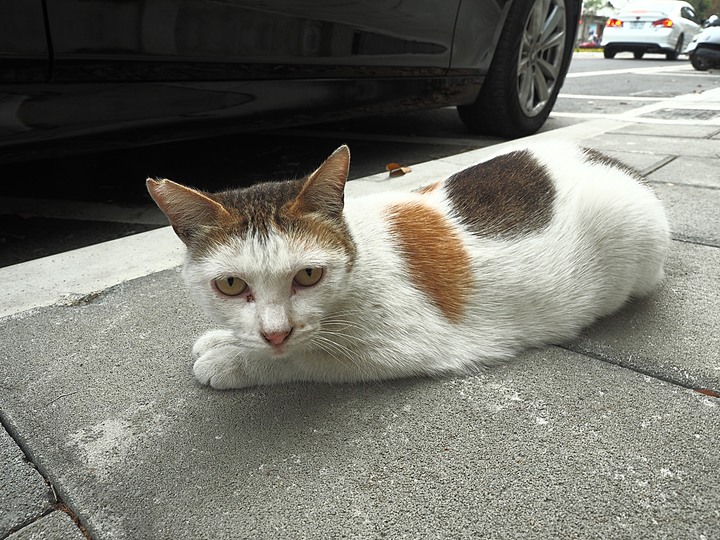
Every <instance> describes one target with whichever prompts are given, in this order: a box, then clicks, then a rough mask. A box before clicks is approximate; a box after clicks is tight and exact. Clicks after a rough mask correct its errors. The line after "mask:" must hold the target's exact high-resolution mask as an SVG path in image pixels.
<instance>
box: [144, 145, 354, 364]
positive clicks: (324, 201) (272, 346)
mask: <svg viewBox="0 0 720 540" xmlns="http://www.w3.org/2000/svg"><path fill="white" fill-rule="evenodd" d="M349 165H350V151H349V150H348V148H347V147H346V146H341V147H340V148H338V149H337V150H336V151H335V152H334V153H333V154H332V155H331V156H330V157H329V158H328V159H327V160H325V162H324V163H323V164H322V165H321V166H320V167H319V168H318V169H317V170H316V171H315V172H313V173H312V174H309V175H308V176H306V177H305V178H302V179H300V180H290V181H283V182H268V183H263V184H256V185H254V186H251V187H248V188H244V189H237V190H228V191H222V192H218V193H208V192H203V191H199V190H195V189H192V188H190V187H186V186H182V185H180V184H176V183H174V182H171V181H170V180H153V179H148V180H147V187H148V191H149V192H150V195H151V196H152V198H153V199H154V200H155V202H156V203H157V205H158V206H159V207H160V209H161V210H162V211H163V212H164V213H165V215H166V216H167V217H168V219H169V220H170V223H171V225H172V227H173V229H174V230H175V232H176V233H177V235H178V236H179V237H180V239H181V240H182V241H183V242H184V243H185V245H186V246H187V255H186V262H185V265H184V271H183V274H184V277H185V280H186V283H187V285H188V287H189V288H190V289H191V291H192V292H193V293H195V294H196V296H197V298H198V299H199V301H200V303H201V304H202V305H203V306H204V308H205V309H206V310H207V311H208V313H209V314H210V315H211V316H212V317H213V318H214V319H215V320H217V321H218V322H219V323H221V324H223V325H225V326H226V327H228V328H230V329H231V330H233V331H234V333H235V334H236V336H237V337H238V339H239V340H241V341H242V342H243V343H244V344H245V345H246V346H247V347H248V349H249V350H255V351H258V352H260V353H269V354H271V355H277V356H281V355H284V354H286V353H288V352H292V351H293V350H294V349H296V348H298V347H303V346H305V345H307V344H308V343H309V342H311V341H312V340H313V339H317V338H318V337H317V333H318V331H319V330H320V327H321V325H322V323H323V319H324V318H325V319H327V317H328V313H331V312H332V311H333V308H334V307H335V306H336V305H337V304H338V303H339V302H342V298H343V294H344V289H345V288H344V283H345V278H346V276H347V274H348V273H349V272H350V270H351V269H352V266H353V263H354V260H355V244H354V242H353V239H352V237H351V235H350V233H349V232H348V229H347V226H346V224H345V220H344V218H343V206H344V188H345V183H346V181H347V176H348V169H349Z"/></svg>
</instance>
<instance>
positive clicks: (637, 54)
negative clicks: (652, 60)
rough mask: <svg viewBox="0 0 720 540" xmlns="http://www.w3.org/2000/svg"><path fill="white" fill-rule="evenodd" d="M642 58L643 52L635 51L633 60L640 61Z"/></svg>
mask: <svg viewBox="0 0 720 540" xmlns="http://www.w3.org/2000/svg"><path fill="white" fill-rule="evenodd" d="M643 56H645V52H644V51H635V52H634V53H633V58H635V60H642V57H643Z"/></svg>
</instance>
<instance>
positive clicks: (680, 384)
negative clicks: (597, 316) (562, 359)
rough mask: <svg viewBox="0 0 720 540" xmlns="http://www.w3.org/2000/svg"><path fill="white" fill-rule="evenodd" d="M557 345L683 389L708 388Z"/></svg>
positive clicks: (589, 351) (595, 354)
mask: <svg viewBox="0 0 720 540" xmlns="http://www.w3.org/2000/svg"><path fill="white" fill-rule="evenodd" d="M558 347H559V348H561V349H564V350H566V351H569V352H572V353H575V354H579V355H581V356H585V357H586V358H590V359H592V360H596V361H598V362H604V363H605V364H609V365H612V366H617V367H619V368H622V369H626V370H628V371H632V372H633V373H638V374H640V375H643V376H644V377H649V378H651V379H655V380H657V381H663V382H665V383H667V384H671V385H673V386H677V387H680V388H685V389H687V390H691V391H693V392H699V393H701V394H705V392H701V390H708V389H707V388H704V387H702V388H696V387H694V386H691V385H690V384H688V383H683V382H681V381H676V380H673V379H672V378H671V377H664V376H662V375H660V374H658V373H653V372H651V371H649V370H646V369H640V368H638V367H633V366H630V365H628V364H627V363H626V362H623V361H622V360H620V361H613V360H612V359H611V358H610V357H606V356H604V355H603V354H601V353H597V352H594V351H591V350H588V349H585V348H583V347H577V346H574V345H573V344H572V343H569V344H567V345H558ZM705 395H708V394H705ZM710 397H715V398H717V397H718V396H716V395H711V396H710Z"/></svg>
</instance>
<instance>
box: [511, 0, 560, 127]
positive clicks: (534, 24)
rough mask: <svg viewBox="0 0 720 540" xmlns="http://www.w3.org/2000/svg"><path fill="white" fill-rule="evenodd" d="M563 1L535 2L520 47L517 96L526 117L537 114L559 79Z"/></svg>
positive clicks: (546, 0) (548, 98) (543, 0)
mask: <svg viewBox="0 0 720 540" xmlns="http://www.w3.org/2000/svg"><path fill="white" fill-rule="evenodd" d="M565 24H566V23H565V0H535V4H534V6H533V8H532V9H531V10H530V13H529V15H528V19H527V22H526V23H525V29H524V31H523V36H522V43H521V46H520V58H519V62H518V76H517V92H518V98H519V102H520V107H521V108H522V110H523V112H524V113H525V114H526V115H527V116H530V117H532V116H536V115H538V114H540V113H541V112H542V111H543V110H544V108H545V105H546V104H547V102H548V101H549V100H550V99H551V96H552V95H553V90H554V88H555V85H556V84H557V83H558V80H559V78H560V75H561V69H562V62H563V52H564V50H565V31H566V30H565Z"/></svg>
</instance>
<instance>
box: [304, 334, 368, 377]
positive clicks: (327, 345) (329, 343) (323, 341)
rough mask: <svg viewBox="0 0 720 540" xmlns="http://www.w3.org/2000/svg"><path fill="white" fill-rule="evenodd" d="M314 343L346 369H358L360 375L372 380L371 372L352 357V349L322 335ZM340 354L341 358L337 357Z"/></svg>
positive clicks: (316, 337)
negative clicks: (350, 367)
mask: <svg viewBox="0 0 720 540" xmlns="http://www.w3.org/2000/svg"><path fill="white" fill-rule="evenodd" d="M314 342H315V344H316V345H317V346H318V348H319V349H321V350H323V351H324V352H326V353H327V354H328V355H329V356H330V357H331V358H333V359H334V360H336V361H338V362H339V363H341V364H343V365H345V366H346V367H349V366H352V367H354V368H356V369H357V370H358V371H359V372H360V373H362V375H364V376H365V378H368V379H369V378H371V377H370V374H369V372H368V371H367V370H365V369H364V368H363V367H362V365H361V364H360V363H358V362H357V361H356V359H355V358H354V356H353V355H352V351H350V349H348V348H347V347H345V346H344V345H341V344H340V343H338V342H337V341H333V340H331V339H328V338H326V337H324V336H321V335H317V336H315V339H314ZM338 354H339V355H340V356H337V355H338Z"/></svg>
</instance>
